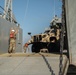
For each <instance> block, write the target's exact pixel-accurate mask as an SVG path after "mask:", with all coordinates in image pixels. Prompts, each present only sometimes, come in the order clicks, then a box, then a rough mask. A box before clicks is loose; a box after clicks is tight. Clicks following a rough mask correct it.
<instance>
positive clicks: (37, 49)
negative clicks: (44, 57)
mask: <svg viewBox="0 0 76 75" xmlns="http://www.w3.org/2000/svg"><path fill="white" fill-rule="evenodd" d="M32 52H36V53H38V52H40V47H39V46H38V45H37V44H33V45H32Z"/></svg>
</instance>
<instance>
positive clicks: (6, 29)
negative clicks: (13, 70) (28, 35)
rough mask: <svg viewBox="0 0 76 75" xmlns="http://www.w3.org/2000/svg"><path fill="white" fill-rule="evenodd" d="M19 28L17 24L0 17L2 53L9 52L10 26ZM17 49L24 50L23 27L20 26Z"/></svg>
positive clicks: (0, 51) (0, 46)
mask: <svg viewBox="0 0 76 75" xmlns="http://www.w3.org/2000/svg"><path fill="white" fill-rule="evenodd" d="M11 27H14V28H17V25H15V24H14V23H10V22H9V21H7V20H5V19H3V18H2V17H0V53H5V52H8V47H9V33H10V28H11ZM16 41H17V42H16V51H17V52H20V51H22V29H21V28H19V35H17V40H16Z"/></svg>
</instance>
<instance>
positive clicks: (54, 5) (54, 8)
mask: <svg viewBox="0 0 76 75" xmlns="http://www.w3.org/2000/svg"><path fill="white" fill-rule="evenodd" d="M55 15H56V14H55V0H54V17H55Z"/></svg>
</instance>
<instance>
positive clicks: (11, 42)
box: [8, 28, 18, 53]
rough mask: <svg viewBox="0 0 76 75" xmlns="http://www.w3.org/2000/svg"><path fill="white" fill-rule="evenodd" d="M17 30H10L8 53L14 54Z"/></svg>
mask: <svg viewBox="0 0 76 75" xmlns="http://www.w3.org/2000/svg"><path fill="white" fill-rule="evenodd" d="M17 33H18V30H15V29H13V28H11V30H10V37H9V49H8V53H14V52H15V49H16V35H17Z"/></svg>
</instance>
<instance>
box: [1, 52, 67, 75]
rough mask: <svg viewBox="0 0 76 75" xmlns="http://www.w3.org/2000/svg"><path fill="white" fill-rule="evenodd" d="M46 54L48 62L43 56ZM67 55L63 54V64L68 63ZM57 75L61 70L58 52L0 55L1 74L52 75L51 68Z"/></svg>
mask: <svg viewBox="0 0 76 75" xmlns="http://www.w3.org/2000/svg"><path fill="white" fill-rule="evenodd" d="M42 55H44V56H45V58H46V60H47V62H48V63H49V67H48V64H47V63H46V61H45V60H44V58H43V57H42ZM66 61H67V57H66V56H65V55H64V56H63V65H65V64H66ZM50 68H51V70H52V72H53V73H55V75H58V72H59V55H56V54H46V53H40V54H35V53H32V54H25V53H15V54H8V53H6V54H2V55H0V75H51V73H52V72H51V70H50Z"/></svg>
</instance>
